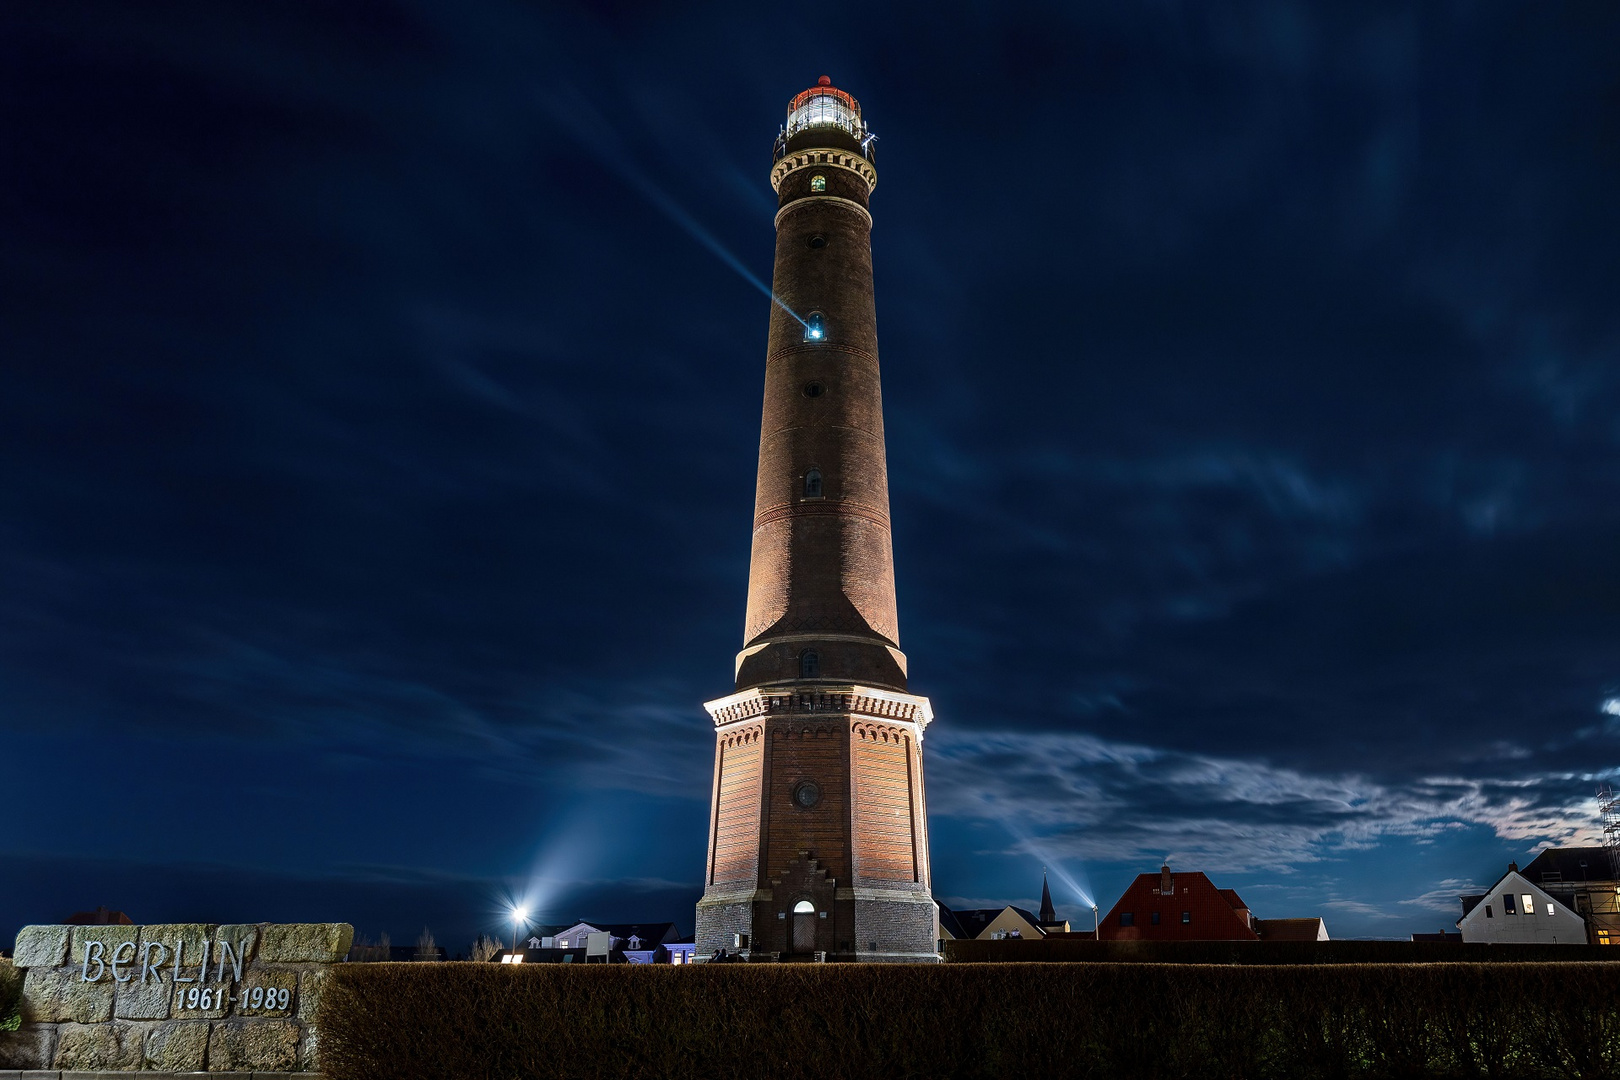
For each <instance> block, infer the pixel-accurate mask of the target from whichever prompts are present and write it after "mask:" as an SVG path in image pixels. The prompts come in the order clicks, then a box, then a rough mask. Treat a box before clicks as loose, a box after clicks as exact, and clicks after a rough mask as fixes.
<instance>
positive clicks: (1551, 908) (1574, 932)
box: [1457, 863, 1587, 945]
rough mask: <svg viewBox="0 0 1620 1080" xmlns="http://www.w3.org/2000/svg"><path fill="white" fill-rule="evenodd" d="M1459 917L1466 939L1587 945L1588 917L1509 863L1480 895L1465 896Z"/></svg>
mask: <svg viewBox="0 0 1620 1080" xmlns="http://www.w3.org/2000/svg"><path fill="white" fill-rule="evenodd" d="M1461 900H1462V906H1463V917H1462V918H1460V919H1458V920H1457V929H1458V930H1460V931H1461V932H1462V939H1463V941H1464V942H1465V943H1468V944H1473V943H1483V944H1489V945H1585V944H1586V942H1587V934H1586V920H1585V919H1583V918H1581V916H1579V915H1577V914H1576V913H1575V912H1574V911H1573V910H1571V909H1570V908H1568V907H1566V906H1565V905H1564V904H1563V902H1562V901H1560V900H1558V899H1556V898H1554V897H1553V895H1552V894H1551V893H1548V892H1546V891H1544V890H1543V889H1542V888H1541V887H1540V886H1539V885H1534V884H1532V883H1531V882H1530V879H1529V878H1527V877H1526V876H1525V875H1524V874H1523V873H1521V872H1520V871H1519V867H1518V864H1517V863H1509V864H1508V870H1507V873H1505V874H1503V875H1502V876H1501V877H1500V878H1499V879H1497V882H1496V884H1494V885H1492V886H1491V887H1490V888H1489V889H1488V890H1486V892H1485V893H1484V894H1482V895H1479V896H1464V897H1461Z"/></svg>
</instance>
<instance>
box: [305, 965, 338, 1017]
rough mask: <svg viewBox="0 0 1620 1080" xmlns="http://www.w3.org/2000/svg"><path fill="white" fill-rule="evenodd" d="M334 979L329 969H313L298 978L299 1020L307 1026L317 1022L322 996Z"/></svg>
mask: <svg viewBox="0 0 1620 1080" xmlns="http://www.w3.org/2000/svg"><path fill="white" fill-rule="evenodd" d="M331 978H332V972H331V970H330V969H327V968H311V969H310V970H308V971H305V972H303V973H302V974H300V975H299V976H298V1019H300V1020H302V1021H303V1022H304V1023H306V1024H313V1023H314V1022H315V1013H316V1012H317V1011H318V1010H319V1009H320V1007H321V995H323V994H324V993H326V984H327V982H328V981H330V980H331Z"/></svg>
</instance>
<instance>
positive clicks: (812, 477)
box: [804, 469, 821, 499]
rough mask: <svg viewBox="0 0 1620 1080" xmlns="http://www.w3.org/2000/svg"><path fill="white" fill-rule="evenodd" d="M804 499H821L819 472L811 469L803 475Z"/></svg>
mask: <svg viewBox="0 0 1620 1080" xmlns="http://www.w3.org/2000/svg"><path fill="white" fill-rule="evenodd" d="M804 497H805V498H807V499H819V498H821V471H820V470H819V469H811V470H810V471H809V472H807V473H805V474H804Z"/></svg>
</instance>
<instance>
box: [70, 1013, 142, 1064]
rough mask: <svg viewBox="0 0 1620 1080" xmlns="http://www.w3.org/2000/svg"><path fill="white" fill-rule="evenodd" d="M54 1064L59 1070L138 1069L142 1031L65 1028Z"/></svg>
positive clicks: (105, 1026) (101, 1026) (104, 1026)
mask: <svg viewBox="0 0 1620 1080" xmlns="http://www.w3.org/2000/svg"><path fill="white" fill-rule="evenodd" d="M52 1064H54V1065H55V1066H56V1067H57V1068H58V1069H81V1070H82V1069H102V1070H104V1069H138V1068H140V1065H141V1031H140V1029H139V1028H134V1027H130V1026H129V1025H127V1024H63V1025H62V1026H61V1028H60V1029H58V1031H57V1037H56V1060H55V1061H54V1062H52Z"/></svg>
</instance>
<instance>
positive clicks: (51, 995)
mask: <svg viewBox="0 0 1620 1080" xmlns="http://www.w3.org/2000/svg"><path fill="white" fill-rule="evenodd" d="M112 1001H113V982H112V980H111V979H108V978H103V979H102V980H101V981H100V982H89V983H87V982H84V981H83V980H82V979H81V978H80V976H79V970H78V969H77V968H71V967H68V968H29V969H28V976H27V978H25V979H24V980H23V1001H22V1012H23V1022H24V1023H25V1024H28V1023H42V1024H49V1023H60V1022H62V1021H73V1022H74V1023H79V1024H94V1023H98V1022H100V1021H102V1020H108V1019H111V1017H112Z"/></svg>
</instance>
